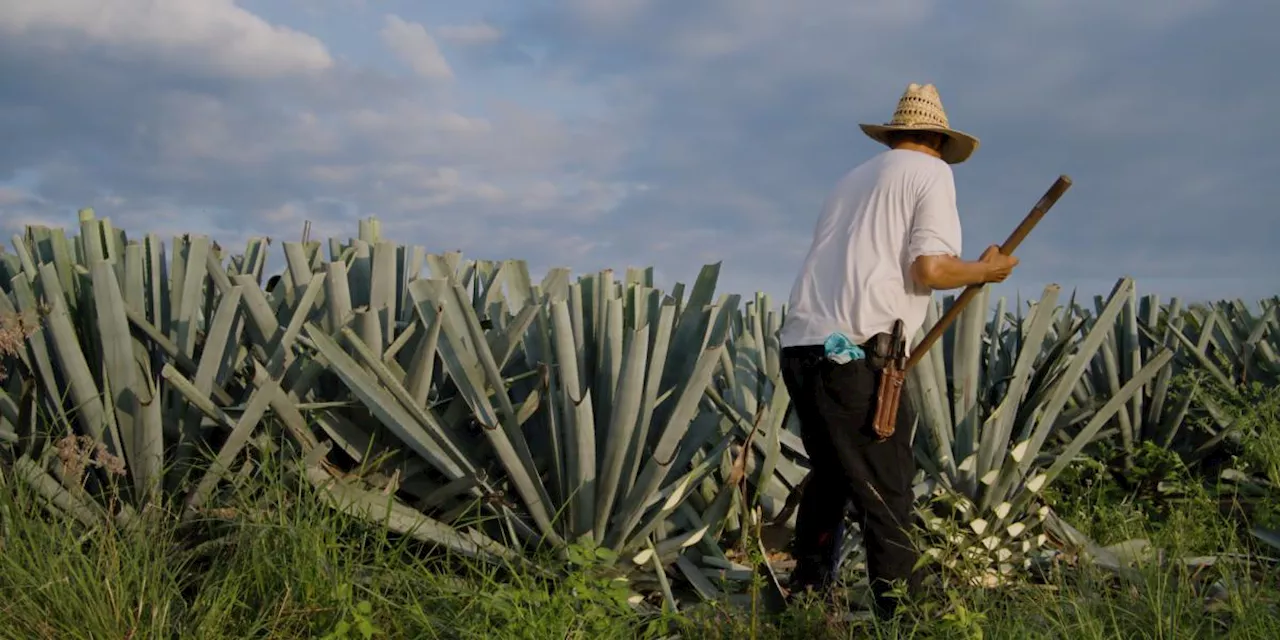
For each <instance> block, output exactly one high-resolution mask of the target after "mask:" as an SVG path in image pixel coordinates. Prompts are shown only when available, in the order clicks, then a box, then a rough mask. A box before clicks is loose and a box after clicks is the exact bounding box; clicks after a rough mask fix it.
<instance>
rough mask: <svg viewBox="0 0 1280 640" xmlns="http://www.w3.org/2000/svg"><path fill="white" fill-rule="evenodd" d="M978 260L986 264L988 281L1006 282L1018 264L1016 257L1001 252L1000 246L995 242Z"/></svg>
mask: <svg viewBox="0 0 1280 640" xmlns="http://www.w3.org/2000/svg"><path fill="white" fill-rule="evenodd" d="M978 262H981V263H982V264H983V265H986V272H987V273H986V278H985V280H986V282H1004V280H1005V278H1008V277H1009V274H1010V273H1013V268H1014V267H1016V266H1018V259H1017V258H1016V257H1014V256H1006V255H1005V254H1003V253H1000V246H999V245H994V244H993V245H991V246H989V247H987V250H986V251H983V252H982V257H981V258H978Z"/></svg>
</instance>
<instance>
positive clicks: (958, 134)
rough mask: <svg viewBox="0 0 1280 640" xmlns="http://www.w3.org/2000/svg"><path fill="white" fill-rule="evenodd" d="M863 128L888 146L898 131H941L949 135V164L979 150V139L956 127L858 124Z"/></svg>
mask: <svg viewBox="0 0 1280 640" xmlns="http://www.w3.org/2000/svg"><path fill="white" fill-rule="evenodd" d="M858 126H859V127H861V128H862V132H863V133H865V134H867V136H868V137H870V138H871V139H872V140H875V141H876V142H879V143H880V144H883V145H885V146H888V144H889V143H888V142H887V141H886V140H887V139H888V137H889V134H890V133H893V132H897V131H932V132H934V133H941V134H942V135H944V136H946V137H947V141H946V142H944V143H943V144H942V152H941V154H942V161H943V162H946V163H947V164H960V163H961V162H964V161H965V160H968V159H969V156H972V155H973V152H974V151H977V150H978V144H979V142H978V139H977V138H975V137H973V136H971V135H969V134H967V133H965V132H963V131H956V130H955V129H948V128H946V127H932V126H913V125H892V124H862V125H858Z"/></svg>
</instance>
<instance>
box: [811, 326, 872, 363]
mask: <svg viewBox="0 0 1280 640" xmlns="http://www.w3.org/2000/svg"><path fill="white" fill-rule="evenodd" d="M822 346H823V349H824V350H825V351H826V355H827V359H828V360H830V361H832V362H834V363H836V364H845V363H846V362H851V361H853V360H861V359H863V358H865V357H866V356H867V354H866V353H865V352H863V350H862V347H859V346H858V345H856V344H854V343H853V341H852V340H850V339H849V336H846V335H844V334H843V333H833V334H831V335H829V336H827V341H826V342H825V343H823V345H822Z"/></svg>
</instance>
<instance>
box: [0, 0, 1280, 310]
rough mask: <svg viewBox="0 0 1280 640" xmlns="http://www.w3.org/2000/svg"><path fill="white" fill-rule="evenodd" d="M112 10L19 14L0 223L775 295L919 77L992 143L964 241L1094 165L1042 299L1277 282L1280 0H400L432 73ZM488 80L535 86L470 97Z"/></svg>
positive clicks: (1224, 290) (1010, 219)
mask: <svg viewBox="0 0 1280 640" xmlns="http://www.w3.org/2000/svg"><path fill="white" fill-rule="evenodd" d="M91 4H93V5H96V4H100V3H91V2H89V0H57V1H54V0H48V1H47V2H45V3H43V4H42V5H41V7H43V8H41V9H38V10H34V9H31V8H30V7H29V6H26V5H24V6H23V7H21V8H17V9H15V8H14V7H18V3H10V4H9V5H6V6H5V7H4V8H3V9H0V18H6V19H0V25H3V26H0V35H3V37H2V38H0V78H4V86H5V91H4V93H3V94H0V135H3V137H4V139H5V141H6V144H5V145H4V146H0V181H4V180H10V179H14V178H16V177H20V176H28V177H30V176H34V178H27V179H25V182H22V181H20V183H19V184H17V185H16V186H10V187H5V188H4V189H5V190H4V191H0V227H5V228H6V231H8V232H12V231H13V230H14V229H15V228H16V227H18V226H20V225H21V224H26V223H27V222H30V221H36V220H46V221H54V222H56V223H57V224H69V223H70V222H71V221H73V220H74V218H73V217H71V212H73V211H74V209H75V208H77V207H80V206H89V205H92V206H96V207H98V208H99V209H100V210H101V211H102V212H103V213H104V214H109V215H112V216H113V220H115V221H116V223H117V225H120V226H125V227H127V228H130V229H133V228H136V229H138V230H139V231H142V230H157V231H158V232H161V233H164V234H172V233H176V232H182V231H207V232H210V233H214V234H216V235H217V237H218V238H219V239H220V241H221V240H222V239H223V238H225V239H226V240H225V242H224V244H228V245H231V246H234V244H235V243H237V242H240V241H242V240H243V238H244V237H246V236H247V235H249V234H265V235H273V236H277V237H279V236H285V235H287V236H296V234H297V233H298V232H299V231H300V229H301V224H302V221H303V220H305V219H310V220H312V221H314V223H315V228H314V233H315V234H319V235H330V234H334V235H341V236H344V237H345V236H347V235H350V234H352V233H354V230H355V218H356V217H359V216H364V215H370V214H374V215H378V216H379V217H380V218H381V219H382V220H383V221H384V227H385V228H387V229H388V230H389V231H394V233H395V234H396V237H397V238H405V239H407V240H410V241H413V242H417V243H422V244H425V245H427V246H428V248H429V249H430V250H433V251H436V250H447V249H462V250H464V251H466V252H467V253H468V254H473V255H482V256H485V257H519V258H526V259H528V260H529V261H530V262H531V264H532V265H533V266H534V267H535V268H539V269H543V268H547V267H549V266H553V265H565V266H571V267H573V268H575V269H577V270H593V269H599V268H604V267H613V268H617V269H621V268H624V267H626V266H642V265H650V264H652V265H657V266H658V267H659V269H658V271H659V275H660V277H661V278H662V279H663V280H664V281H666V282H670V281H671V280H675V279H680V280H685V281H689V280H690V279H692V278H693V277H694V276H695V275H696V271H697V268H698V267H699V266H701V265H702V264H704V263H706V262H713V261H720V260H723V261H724V263H725V267H724V277H723V278H722V282H723V283H724V287H725V288H726V290H736V291H741V292H750V291H754V290H756V289H764V290H767V291H770V292H772V293H773V294H774V295H775V298H778V297H782V296H785V294H786V292H787V289H788V287H789V285H790V282H791V280H792V278H793V277H794V270H795V268H796V267H797V266H798V265H799V262H800V260H801V258H802V257H803V254H804V251H805V249H806V248H807V244H808V240H809V234H810V232H811V227H812V223H813V221H814V219H815V217H816V215H817V213H818V207H819V206H820V204H821V202H822V200H823V199H824V197H825V195H826V191H827V189H828V188H829V187H830V186H831V185H832V184H833V183H834V181H835V180H836V179H838V178H839V176H840V174H842V173H843V172H844V171H846V170H848V169H849V168H850V167H852V166H853V165H854V164H856V163H858V162H860V161H861V160H863V159H864V158H866V157H867V156H869V155H870V154H871V153H874V152H875V151H877V148H876V146H875V144H874V143H872V142H871V141H870V140H867V139H866V138H865V137H864V136H862V134H861V133H860V132H859V131H858V129H857V124H858V123H859V122H864V121H878V120H883V119H886V118H888V116H889V114H890V112H891V111H892V108H893V105H894V102H895V101H896V99H897V96H898V95H899V93H900V92H901V91H902V89H903V87H904V86H905V85H906V84H907V83H908V82H912V81H918V82H935V83H937V84H938V86H939V88H940V90H941V92H942V96H943V100H944V101H945V102H946V105H947V107H948V111H949V114H950V116H951V119H952V121H953V122H954V123H955V124H956V125H957V126H958V127H961V128H963V129H966V130H968V131H970V132H972V133H974V134H976V135H978V136H980V137H981V138H982V142H983V145H982V149H980V150H979V152H978V153H977V155H975V157H974V158H973V159H972V160H971V161H970V162H969V163H966V164H965V165H961V166H959V167H957V169H956V174H957V183H958V185H957V186H958V189H959V195H960V199H961V215H962V217H963V219H964V220H965V245H966V249H967V251H966V253H967V254H970V255H975V256H976V255H977V253H978V252H979V251H980V250H981V248H982V247H983V246H985V245H986V244H988V243H990V242H996V241H999V240H1002V239H1003V237H1004V236H1005V235H1006V234H1007V233H1008V231H1009V230H1010V229H1011V228H1012V227H1013V226H1014V225H1015V224H1016V223H1017V221H1018V220H1020V219H1021V217H1022V215H1024V213H1025V211H1026V210H1027V208H1028V207H1030V206H1031V204H1033V203H1034V202H1035V200H1036V198H1038V197H1039V196H1040V194H1041V193H1042V192H1043V190H1044V189H1045V188H1046V187H1048V185H1049V184H1050V183H1051V182H1052V180H1053V179H1054V178H1055V177H1056V176H1057V175H1058V174H1059V173H1067V174H1070V175H1071V176H1072V177H1073V178H1074V179H1075V181H1076V186H1075V187H1074V189H1073V190H1072V191H1071V192H1070V193H1069V194H1068V195H1067V197H1066V198H1065V199H1064V200H1063V201H1062V203H1061V204H1060V205H1059V207H1058V208H1057V209H1055V211H1054V212H1053V213H1052V214H1050V216H1049V217H1048V218H1046V219H1045V221H1044V222H1043V223H1042V224H1041V226H1040V228H1039V229H1038V230H1037V231H1036V232H1035V234H1033V235H1032V237H1031V238H1030V239H1029V240H1028V241H1027V242H1026V243H1025V244H1024V245H1023V248H1022V249H1021V250H1020V254H1021V255H1022V256H1023V258H1024V261H1023V267H1022V268H1021V269H1020V270H1019V272H1018V273H1017V274H1015V278H1013V279H1011V283H1010V285H1011V286H1016V287H1018V288H1019V290H1021V292H1022V294H1023V295H1024V297H1026V296H1032V297H1034V296H1037V295H1038V294H1039V293H1040V290H1041V288H1042V287H1043V285H1044V283H1046V282H1050V281H1054V282H1060V283H1062V284H1063V285H1064V286H1065V287H1067V288H1071V287H1073V286H1076V287H1080V288H1081V289H1082V290H1086V291H1089V292H1090V294H1091V293H1092V292H1100V293H1105V292H1106V291H1107V290H1108V289H1109V288H1110V284H1111V283H1112V282H1114V280H1115V278H1117V277H1119V276H1121V275H1132V276H1135V277H1136V278H1138V285H1139V288H1140V290H1144V291H1154V292H1158V293H1161V294H1163V295H1165V296H1166V297H1167V296H1168V295H1173V294H1179V295H1185V296H1191V297H1205V296H1209V297H1234V296H1243V297H1246V298H1251V297H1258V296H1262V295H1269V294H1271V293H1274V290H1275V280H1274V276H1271V275H1270V274H1274V273H1276V272H1277V268H1280V258H1277V257H1276V256H1277V254H1276V253H1275V251H1274V250H1273V249H1272V247H1271V244H1270V239H1271V238H1274V237H1280V223H1278V222H1277V221H1276V216H1275V215H1274V214H1273V213H1272V211H1271V208H1272V205H1271V204H1270V202H1272V201H1274V200H1275V199H1276V198H1278V197H1280V186H1277V182H1276V181H1275V180H1273V179H1271V176H1272V175H1275V174H1276V173H1277V171H1280V153H1277V152H1276V151H1275V149H1276V148H1277V145H1278V144H1280V128H1277V127H1276V126H1274V125H1273V124H1272V122H1271V121H1272V119H1273V118H1274V116H1273V115H1272V114H1271V111H1273V107H1272V105H1273V104H1274V103H1275V101H1276V99H1277V98H1278V97H1280V82H1277V81H1276V80H1274V79H1273V78H1274V74H1272V73H1270V72H1269V70H1268V65H1269V61H1270V60H1274V59H1276V57H1277V55H1278V54H1280V44H1278V43H1277V41H1276V40H1275V39H1274V37H1273V36H1271V35H1270V34H1269V33H1267V30H1268V29H1269V25H1270V24H1273V23H1274V22H1275V21H1276V19H1277V18H1280V7H1277V6H1275V5H1274V3H1267V2H1263V1H1262V0H1240V1H1237V2H1232V3H1230V4H1227V3H1220V2H1219V3H1215V2H1209V1H1208V0H1170V1H1166V2H1161V3H1149V2H1136V3H1114V2H1105V1H1103V0H1085V1H1083V2H1066V1H1065V0H1055V1H1053V2H1041V3H1034V5H1033V4H1029V3H1017V2H1012V1H1011V0H1003V1H997V2H982V3H966V4H965V6H964V9H963V10H961V9H959V8H958V7H957V6H956V5H955V3H942V2H937V1H932V0H900V1H898V2H893V3H871V4H867V3H847V2H837V1H836V0H793V1H792V2H789V3H778V2H771V1H767V0H732V1H731V0H708V1H706V2H698V3H690V2H680V1H676V0H653V1H647V2H646V1H641V0H607V1H605V0H565V2H561V3H556V4H551V3H546V4H544V3H534V4H530V5H527V7H528V8H527V10H526V11H524V13H522V14H521V15H519V16H517V17H511V16H507V17H503V16H500V15H492V16H485V18H484V20H483V21H479V20H477V21H470V22H466V21H457V22H441V23H435V22H432V21H430V20H427V19H425V18H423V17H420V16H418V15H417V14H415V13H413V12H412V11H411V10H410V9H409V8H408V5H400V6H397V7H395V8H394V11H395V12H396V14H397V15H400V16H403V23H402V24H400V25H399V27H398V29H399V31H397V33H399V36H401V37H400V38H392V40H393V41H396V42H399V43H400V44H399V45H397V47H396V48H397V50H398V51H400V52H401V53H402V54H404V53H405V52H407V51H408V47H407V44H406V43H408V44H413V43H414V42H416V43H417V44H422V43H423V42H427V41H430V42H432V43H433V44H434V40H433V38H438V40H439V43H440V47H439V48H437V49H435V50H434V53H435V54H439V58H438V59H435V58H431V57H430V56H427V57H424V56H423V55H422V54H421V52H419V53H418V54H412V52H410V55H408V59H407V62H408V63H409V68H410V69H412V68H414V65H415V63H416V64H417V65H418V67H419V68H418V75H419V76H420V77H415V76H412V75H406V74H403V73H399V71H398V70H394V69H393V70H390V71H385V70H380V69H377V68H368V67H362V66H358V65H355V64H353V63H351V62H349V61H346V60H345V59H344V58H343V56H340V55H337V54H334V53H331V49H332V46H333V45H332V43H325V42H322V41H321V40H319V39H317V38H315V37H314V36H311V35H307V34H305V33H302V32H300V31H296V30H290V29H286V28H284V27H281V26H278V25H272V24H269V23H267V22H266V21H263V20H261V19H259V18H257V17H256V16H255V15H254V14H252V13H249V12H247V11H245V10H243V9H240V8H238V7H237V5H235V4H233V3H232V2H230V1H229V0H200V1H198V2H191V3H184V4H183V5H182V7H181V8H179V7H176V6H175V7H167V8H166V9H165V11H167V12H168V14H167V16H168V17H167V18H165V20H167V22H165V21H164V20H160V19H159V18H151V17H147V16H143V15H141V14H138V13H137V11H139V7H142V6H144V5H146V6H150V3H144V2H140V0H116V3H115V4H119V5H120V6H121V7H124V8H123V9H121V10H120V11H121V13H120V14H119V16H122V17H118V18H117V19H114V20H105V21H102V22H101V23H97V22H94V21H93V20H90V19H89V18H87V17H84V16H88V15H91V13H90V12H86V11H84V10H83V9H84V6H88V5H91ZM285 4H286V5H287V6H290V7H294V5H293V4H289V3H285ZM296 4H299V6H297V7H295V8H296V9H298V10H301V6H300V3H296ZM82 5H83V6H82ZM32 6H34V5H32ZM308 6H310V5H308ZM352 7H356V9H352ZM77 8H79V9H80V10H79V11H76V10H75V9H77ZM347 10H357V11H360V12H362V13H363V14H364V15H365V16H366V20H365V22H369V21H370V20H369V18H370V17H372V18H377V19H375V20H372V23H373V24H374V25H375V26H374V27H373V31H372V32H371V33H369V34H364V36H365V37H366V38H368V39H371V41H372V42H374V43H375V44H376V43H378V37H379V34H378V33H377V30H378V29H379V28H382V27H383V26H386V25H385V23H383V22H381V20H382V17H383V15H384V14H385V13H387V12H390V11H392V8H390V7H384V6H379V5H376V4H369V3H363V2H352V1H345V0H344V1H343V2H329V3H327V4H326V5H325V9H324V10H323V11H320V10H319V9H315V10H314V14H309V15H311V18H312V19H321V18H323V17H325V16H329V18H330V19H339V20H340V19H341V15H340V13H339V14H337V15H338V18H332V16H331V15H330V14H334V13H335V12H341V11H347ZM5 12H8V13H5ZM277 13H278V12H277ZM15 16H16V17H17V18H20V19H15ZM317 16H320V17H317ZM161 17H164V16H161ZM129 20H132V22H130V21H129ZM417 23H421V24H426V25H428V28H426V29H423V30H421V31H420V32H419V31H418V30H417V28H416V26H415V25H416V24H417ZM120 24H128V25H134V27H133V28H130V29H125V28H122V27H119V26H113V25H120ZM166 24H170V25H176V26H173V27H171V28H170V29H168V30H166V29H165V28H164V27H165V25H166ZM103 25H106V26H103ZM184 25H185V26H184ZM409 36H412V38H410V37H409ZM423 37H425V38H426V39H427V40H425V41H424V40H423V39H422V38H423ZM225 42H233V43H241V44H242V45H243V46H242V47H241V48H240V49H237V50H235V51H232V50H230V49H233V48H234V47H232V48H228V47H226V46H224V45H223V44H222V43H225ZM534 52H536V54H535V53H534ZM433 55H434V54H433ZM248 61H252V62H253V63H252V64H250V63H249V62H248ZM427 62H430V65H428V66H426V67H423V66H422V65H423V64H426V63H427ZM424 70H425V71H427V72H425V73H424ZM443 70H449V71H450V73H451V75H452V76H453V80H454V81H453V82H446V83H442V82H440V81H439V80H440V78H442V77H444V76H443V75H442V73H443ZM490 72H492V73H493V74H497V75H494V76H493V77H503V78H512V77H517V78H520V82H521V83H522V84H519V85H518V86H519V88H520V90H519V91H514V90H513V91H512V92H510V93H506V94H499V93H496V90H494V89H487V88H486V89H483V90H481V91H480V93H470V94H469V93H468V92H469V91H472V92H474V91H477V90H478V89H477V87H478V86H479V85H477V84H474V83H470V82H469V81H470V79H471V77H472V75H469V74H484V73H490ZM475 77H480V76H479V75H475ZM484 77H489V76H484ZM476 82H477V83H478V82H480V81H479V80H476ZM494 86H501V85H494ZM477 96H481V97H482V98H483V99H480V98H477ZM480 103H482V104H483V108H477V106H476V105H477V104H480ZM1251 274H1261V275H1256V276H1255V275H1251ZM1001 291H1004V292H1009V295H1010V296H1011V297H1012V295H1014V294H1013V293H1012V289H1011V287H1008V286H1007V287H1003V288H1001Z"/></svg>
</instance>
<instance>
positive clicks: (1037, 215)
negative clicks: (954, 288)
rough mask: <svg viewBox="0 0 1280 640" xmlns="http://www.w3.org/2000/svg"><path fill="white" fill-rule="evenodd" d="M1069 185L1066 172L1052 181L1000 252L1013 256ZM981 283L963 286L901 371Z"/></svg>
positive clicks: (925, 348)
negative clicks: (1015, 250)
mask: <svg viewBox="0 0 1280 640" xmlns="http://www.w3.org/2000/svg"><path fill="white" fill-rule="evenodd" d="M1070 187H1071V178H1068V177H1067V176H1065V175H1061V176H1058V179H1057V180H1055V181H1054V182H1053V186H1050V187H1049V190H1048V191H1046V192H1044V195H1043V196H1041V197H1040V201H1039V202H1037V203H1036V206H1034V207H1032V208H1031V212H1030V213H1028V214H1027V217H1025V218H1023V219H1022V222H1021V223H1020V224H1019V225H1018V228H1016V229H1014V230H1013V233H1011V234H1009V237H1008V238H1006V239H1005V241H1004V244H1002V245H1000V253H1003V254H1005V255H1013V251H1014V249H1017V248H1018V245H1020V244H1022V241H1023V240H1025V239H1026V237H1027V234H1029V233H1031V230H1032V229H1034V228H1035V226H1036V224H1037V223H1039V222H1040V219H1041V218H1043V217H1044V214H1046V213H1048V212H1049V209H1051V208H1053V205H1054V204H1055V203H1057V202H1058V198H1061V197H1062V194H1064V193H1066V192H1067V189H1069V188H1070ZM984 286H986V285H985V284H971V285H969V286H967V287H965V289H964V291H962V292H961V293H960V297H958V298H956V301H955V304H952V305H951V308H949V309H947V312H946V313H944V314H943V315H942V317H941V318H939V319H938V322H936V323H934V325H933V327H932V328H930V329H929V332H928V333H926V334H925V336H924V339H922V340H921V341H920V344H918V345H916V347H915V348H914V349H912V350H911V357H910V358H908V359H907V366H906V367H904V370H906V369H910V368H911V367H912V366H913V365H915V364H916V363H917V362H919V361H920V359H921V358H923V357H924V354H925V353H926V352H928V351H929V347H932V346H933V343H935V342H937V341H938V338H941V337H942V333H943V332H944V331H946V330H947V327H948V326H950V325H951V323H952V322H954V321H955V319H956V318H958V317H960V312H961V311H964V307H965V305H967V304H969V301H970V300H972V299H973V297H974V296H976V295H978V291H980V290H981V289H982V287H984Z"/></svg>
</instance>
